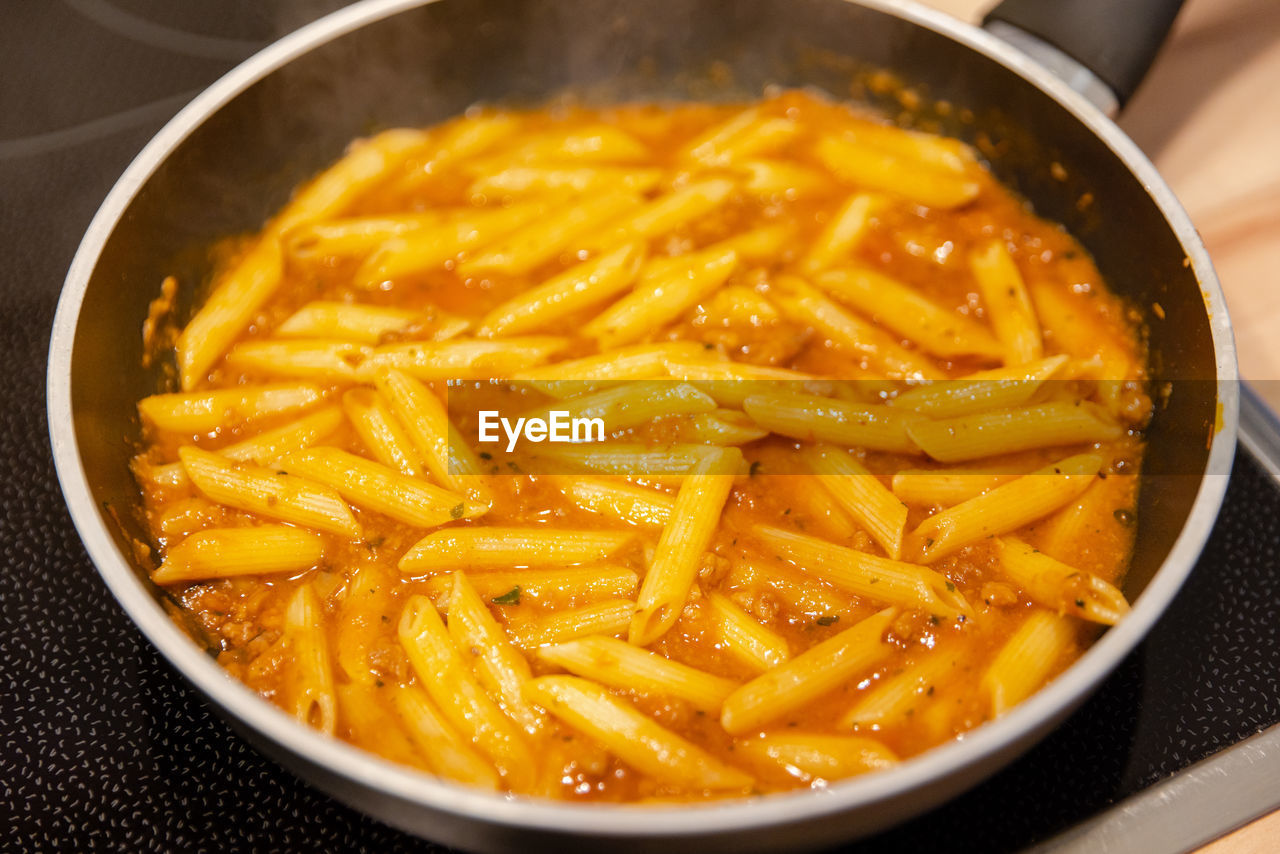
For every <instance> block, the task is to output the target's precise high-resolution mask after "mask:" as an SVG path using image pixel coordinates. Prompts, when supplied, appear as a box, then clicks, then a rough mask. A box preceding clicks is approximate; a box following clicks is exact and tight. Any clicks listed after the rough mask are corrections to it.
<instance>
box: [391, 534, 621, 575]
mask: <svg viewBox="0 0 1280 854" xmlns="http://www.w3.org/2000/svg"><path fill="white" fill-rule="evenodd" d="M634 539H635V535H634V534H633V533H631V532H630V531H570V530H565V529H562V528H541V527H539V528H498V527H477V528H448V529H446V530H443V531H436V532H434V533H431V534H427V535H426V536H425V537H423V538H422V539H421V540H419V541H418V542H417V543H416V544H415V545H414V546H413V548H411V549H409V551H408V552H406V553H405V555H404V557H402V558H400V571H401V572H432V571H436V570H446V569H460V568H463V567H468V568H473V569H483V568H486V567H503V566H547V565H556V564H575V563H588V562H591V561H597V560H605V559H606V558H609V557H611V556H613V555H614V554H616V553H617V552H619V551H621V550H622V549H623V548H625V547H626V546H628V545H630V544H631V543H632V541H633V540H634Z"/></svg>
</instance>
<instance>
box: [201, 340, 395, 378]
mask: <svg viewBox="0 0 1280 854" xmlns="http://www.w3.org/2000/svg"><path fill="white" fill-rule="evenodd" d="M373 352H374V351H373V349H372V348H370V347H366V346H365V345H363V344H356V343H355V342H353V341H312V340H302V339H298V340H294V339H284V340H280V341H245V342H243V343H240V344H237V345H236V346H234V347H232V348H231V352H229V353H227V356H226V362H227V364H228V365H230V366H231V367H233V368H235V369H237V370H241V371H254V372H257V373H260V374H263V375H275V376H283V377H293V378H297V379H304V380H324V381H326V382H332V383H342V382H347V383H349V382H354V381H355V378H356V366H357V365H359V364H361V363H362V362H364V360H365V359H367V358H369V356H370V355H372V354H373Z"/></svg>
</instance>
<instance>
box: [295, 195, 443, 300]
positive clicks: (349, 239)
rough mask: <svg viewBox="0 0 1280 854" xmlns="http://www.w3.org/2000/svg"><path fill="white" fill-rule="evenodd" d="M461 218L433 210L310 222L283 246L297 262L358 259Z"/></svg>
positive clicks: (299, 227) (296, 230)
mask: <svg viewBox="0 0 1280 854" xmlns="http://www.w3.org/2000/svg"><path fill="white" fill-rule="evenodd" d="M461 215H462V210H430V211H422V212H420V213H408V214H390V215H386V216H361V217H348V218H346V219H331V220H325V221H323V222H308V223H303V224H302V225H299V226H297V227H296V228H291V229H289V231H287V232H285V233H284V234H283V235H281V243H282V244H283V246H284V251H285V253H286V254H287V255H289V256H291V257H294V258H357V257H360V256H362V255H366V254H368V253H369V252H372V251H373V250H375V249H377V248H378V247H380V246H381V245H382V244H384V243H386V242H387V241H388V240H390V239H391V238H393V237H398V236H399V235H401V234H406V233H408V232H410V231H417V230H418V229H420V228H430V227H433V226H441V225H444V224H445V223H446V222H448V221H449V220H450V219H452V218H460V217H461ZM345 304H347V303H344V305H345Z"/></svg>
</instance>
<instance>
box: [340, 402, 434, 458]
mask: <svg viewBox="0 0 1280 854" xmlns="http://www.w3.org/2000/svg"><path fill="white" fill-rule="evenodd" d="M342 408H343V410H344V411H345V412H346V414H347V420H349V421H350V422H351V426H352V427H353V428H355V431H356V435H357V436H359V437H360V441H361V442H363V443H364V446H365V447H366V448H368V449H369V452H370V453H371V454H373V456H374V458H375V459H376V460H377V461H378V462H380V463H382V464H383V465H384V466H387V467H388V468H392V469H395V470H396V471H398V472H400V473H401V474H403V475H407V476H409V477H422V476H424V474H425V472H426V468H425V466H424V465H423V463H422V457H420V456H419V455H418V449H417V448H416V447H414V444H413V440H412V439H411V438H409V434H408V433H407V432H406V431H405V428H404V426H403V425H402V424H401V423H400V422H399V421H398V420H397V419H396V417H395V415H394V414H392V412H391V407H390V406H388V405H387V400H386V398H384V397H383V396H382V395H381V394H379V393H378V392H376V391H374V390H373V389H369V388H353V389H350V390H349V391H347V392H346V394H344V395H343V396H342Z"/></svg>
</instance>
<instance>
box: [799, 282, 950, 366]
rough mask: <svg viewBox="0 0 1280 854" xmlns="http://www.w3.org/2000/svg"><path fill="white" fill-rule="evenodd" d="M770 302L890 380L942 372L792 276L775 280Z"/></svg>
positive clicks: (922, 357)
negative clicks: (772, 300)
mask: <svg viewBox="0 0 1280 854" xmlns="http://www.w3.org/2000/svg"><path fill="white" fill-rule="evenodd" d="M778 287H779V293H777V294H775V295H774V301H775V302H776V303H777V304H778V307H779V308H780V309H782V313H783V314H785V315H786V316H787V317H789V318H790V319H791V320H793V321H795V322H796V323H799V324H802V325H804V326H809V327H812V328H813V329H815V330H817V331H818V332H821V333H822V334H823V335H825V336H826V337H827V338H828V339H829V340H831V341H832V342H834V343H835V344H836V345H837V346H839V347H841V348H843V349H845V350H847V351H848V352H850V353H853V354H856V355H858V356H860V357H861V358H863V359H865V360H866V361H867V362H868V364H870V365H872V366H874V367H875V368H877V369H879V370H882V371H884V373H885V375H886V376H888V377H891V378H893V379H925V380H931V379H941V378H942V376H943V375H942V373H941V372H940V371H939V370H938V369H937V367H936V366H934V364H933V363H932V362H931V361H930V360H929V359H927V358H926V357H924V356H922V355H920V354H919V353H916V352H914V351H911V350H908V349H907V348H905V347H903V346H902V345H901V344H899V343H898V342H897V341H896V340H894V338H893V337H892V336H891V335H889V334H888V333H886V332H884V331H883V330H881V329H878V328H876V327H875V326H874V325H872V324H870V323H868V322H866V321H865V320H860V319H858V318H856V317H854V316H853V315H851V314H849V313H848V312H846V311H845V310H844V309H842V308H841V307H840V306H838V305H836V304H835V303H834V302H832V301H831V300H830V299H828V298H827V297H826V296H825V295H824V294H823V293H822V292H820V291H818V290H817V289H815V288H813V287H810V286H809V285H807V284H805V283H804V282H803V281H801V280H800V279H797V278H795V277H794V276H788V277H783V278H780V279H779V280H778Z"/></svg>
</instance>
